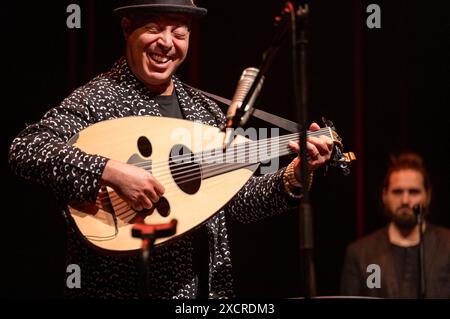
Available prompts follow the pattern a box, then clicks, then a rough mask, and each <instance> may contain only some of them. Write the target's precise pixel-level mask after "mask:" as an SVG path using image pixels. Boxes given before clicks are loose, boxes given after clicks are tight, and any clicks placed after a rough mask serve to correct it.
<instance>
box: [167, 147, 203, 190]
mask: <svg viewBox="0 0 450 319" xmlns="http://www.w3.org/2000/svg"><path fill="white" fill-rule="evenodd" d="M169 167H170V172H171V174H172V178H173V179H174V180H175V183H176V184H177V186H178V187H179V188H180V189H181V190H182V191H183V192H185V193H186V194H189V195H192V194H195V193H197V192H198V190H199V189H200V185H201V181H202V175H201V168H200V165H199V164H198V163H196V162H195V158H194V154H193V153H192V152H191V150H190V149H189V148H188V147H186V146H184V145H179V144H178V145H175V146H174V147H173V148H172V150H171V152H170V157H169Z"/></svg>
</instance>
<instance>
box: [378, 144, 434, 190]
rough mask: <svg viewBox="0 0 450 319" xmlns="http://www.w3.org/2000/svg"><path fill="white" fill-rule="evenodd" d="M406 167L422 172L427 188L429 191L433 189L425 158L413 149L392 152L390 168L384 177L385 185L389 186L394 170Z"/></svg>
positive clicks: (385, 186) (424, 184)
mask: <svg viewBox="0 0 450 319" xmlns="http://www.w3.org/2000/svg"><path fill="white" fill-rule="evenodd" d="M406 169H411V170H414V171H417V172H419V173H420V174H422V176H423V186H424V187H425V190H426V191H427V192H428V191H430V190H431V181H430V177H429V174H428V170H427V168H426V166H425V163H424V160H423V158H422V156H420V155H419V154H417V153H415V152H412V151H402V152H399V153H395V154H391V156H390V158H389V166H388V170H387V173H386V176H385V177H384V182H383V187H384V188H387V187H388V186H389V179H390V177H391V175H392V173H393V172H397V171H400V170H406Z"/></svg>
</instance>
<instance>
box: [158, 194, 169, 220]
mask: <svg viewBox="0 0 450 319" xmlns="http://www.w3.org/2000/svg"><path fill="white" fill-rule="evenodd" d="M155 207H156V209H157V210H158V214H160V215H161V216H162V217H167V216H169V215H170V204H169V201H168V200H167V199H166V198H165V197H161V198H160V199H159V201H158V202H157V203H155Z"/></svg>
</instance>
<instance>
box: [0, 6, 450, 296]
mask: <svg viewBox="0 0 450 319" xmlns="http://www.w3.org/2000/svg"><path fill="white" fill-rule="evenodd" d="M70 3H77V4H79V5H80V6H81V10H82V28H81V29H72V30H70V29H68V28H67V26H66V18H67V16H68V13H66V8H67V6H68V5H69V4H70ZM197 3H198V4H200V5H201V6H204V7H206V8H208V10H209V14H208V16H207V17H206V18H204V19H203V20H202V21H201V22H200V23H199V24H198V25H195V26H194V30H193V35H192V39H191V40H192V41H191V48H190V55H189V57H188V59H187V61H186V62H185V64H184V66H183V67H182V68H181V69H180V72H179V74H180V76H181V78H182V79H183V80H185V81H186V82H188V83H190V84H192V85H194V86H198V87H200V88H202V89H205V90H208V91H210V92H214V93H216V94H219V95H222V96H224V97H227V98H231V97H232V95H233V92H234V89H235V86H236V83H237V80H238V78H239V76H240V74H241V72H242V70H243V69H244V68H246V67H248V66H259V64H260V62H261V55H262V52H263V51H264V50H265V49H266V48H267V45H268V43H269V41H270V39H271V34H272V31H273V24H272V22H273V18H274V17H275V16H276V15H277V14H278V13H279V12H280V11H281V9H282V7H283V3H284V2H283V1H278V0H277V1H275V0H272V1H256V0H255V1H235V0H233V1H231V0H228V1H206V0H203V1H197ZM369 3H376V4H378V5H379V6H380V7H381V29H368V28H367V27H366V23H365V21H366V18H367V16H368V15H369V14H368V13H366V7H367V5H368V4H369ZM113 7H114V1H106V0H102V1H100V0H97V1H88V0H85V1H77V2H75V1H58V2H55V3H47V2H45V4H43V3H42V2H37V1H21V2H20V3H18V2H17V3H16V4H12V3H11V2H8V3H6V4H3V6H2V10H1V12H0V14H1V19H0V20H1V24H2V26H1V28H0V30H1V39H2V41H3V45H2V50H1V52H2V60H1V62H2V65H1V69H2V71H3V76H2V77H3V79H2V85H1V88H2V112H3V123H4V125H3V134H2V145H1V147H2V154H3V156H2V164H3V165H2V169H3V173H2V176H4V178H5V179H4V183H3V189H4V192H3V194H4V195H3V203H4V205H3V209H2V210H1V213H2V215H3V218H2V221H3V227H2V231H1V238H0V239H1V241H0V242H1V244H2V261H1V272H0V273H1V274H2V279H1V283H0V287H1V295H2V297H10V298H19V297H27V298H46V297H60V296H61V291H62V285H63V284H64V278H65V269H64V268H63V266H64V261H63V255H64V245H65V241H64V238H65V224H64V221H63V219H62V217H61V216H60V214H59V212H58V211H57V210H56V204H55V201H54V199H53V196H52V194H51V193H50V192H49V191H46V190H43V189H42V188H41V187H39V186H35V185H33V184H30V183H28V182H25V181H22V180H20V179H18V178H16V177H15V176H13V175H12V173H11V172H10V170H9V168H8V166H7V150H8V147H9V144H10V142H11V141H12V139H13V138H14V136H15V135H16V134H17V133H19V131H20V130H21V129H23V128H24V127H25V125H26V123H33V122H35V121H38V120H39V118H40V117H41V116H42V115H43V114H44V112H45V111H46V110H47V109H49V108H50V107H54V106H56V105H58V104H59V103H60V102H61V100H62V99H63V98H64V97H65V96H67V95H68V94H69V93H70V92H71V91H72V90H73V89H75V88H76V87H78V86H80V85H82V84H84V83H85V82H87V81H88V80H89V79H91V78H92V77H93V76H95V75H96V74H98V73H100V72H103V71H106V70H108V69H109V67H110V66H111V64H112V63H113V62H114V61H115V60H116V59H117V58H118V57H119V56H120V55H121V53H122V50H123V41H122V37H121V33H120V29H119V27H118V23H117V22H118V21H117V19H116V18H115V17H114V16H113V15H112V13H111V12H112V8H113ZM310 8H311V16H310V20H309V22H310V29H309V39H310V45H309V49H310V50H309V54H308V58H309V65H308V71H309V88H310V95H309V101H310V105H309V117H310V120H311V121H312V120H314V121H319V120H320V117H321V116H325V117H327V118H329V119H332V120H333V122H334V123H335V125H336V127H337V129H338V133H339V135H340V136H341V137H342V138H343V140H344V146H345V149H346V150H351V151H354V152H355V153H356V156H357V157H358V161H357V162H356V163H355V164H354V166H353V168H352V174H351V175H350V176H348V177H343V176H341V175H340V174H339V173H338V172H336V171H331V172H329V173H328V175H327V176H325V177H324V176H323V172H319V174H316V178H315V182H314V187H313V190H312V205H313V210H314V218H315V220H314V222H315V223H314V224H315V265H316V275H317V276H316V277H317V286H318V294H319V295H336V294H338V285H339V274H340V270H341V266H342V262H343V257H344V252H345V247H346V245H347V244H348V243H350V242H351V241H352V240H354V239H356V238H358V237H359V236H362V235H364V234H367V233H369V232H371V231H373V230H375V229H376V228H378V227H380V226H381V225H383V224H384V220H383V217H382V215H381V213H380V202H379V194H380V184H381V181H382V177H383V174H384V171H385V167H386V163H387V157H388V154H389V153H390V152H392V151H398V150H401V149H412V150H415V151H417V152H419V153H420V154H422V155H423V157H424V158H425V160H426V162H427V164H428V168H429V170H430V174H431V178H432V180H433V182H434V193H433V195H434V200H433V207H432V215H431V216H430V219H431V220H432V221H433V222H435V223H438V224H441V225H444V226H447V227H449V226H450V217H449V208H450V207H449V201H448V195H449V181H450V172H449V165H448V164H449V155H450V154H449V151H450V147H449V142H448V138H449V136H450V134H449V133H450V132H449V124H450V123H449V120H448V117H446V116H445V115H444V108H445V107H448V106H449V102H450V99H449V92H450V90H449V81H448V79H449V76H450V72H449V71H450V62H449V61H450V59H449V57H450V48H449V42H450V16H449V12H450V11H449V9H450V5H449V4H447V2H446V1H427V2H426V4H425V2H424V1H411V0H408V1H406V0H396V1H381V0H377V1H358V0H353V1H344V0H342V1H325V0H322V1H320V0H317V1H311V7H310ZM289 49H290V46H289V45H288V44H286V45H284V46H283V48H282V49H281V51H280V53H279V55H278V57H277V59H276V60H275V62H274V64H273V65H272V67H271V68H270V70H269V73H268V76H267V79H266V82H265V84H264V89H263V92H262V94H261V96H260V98H259V99H258V104H259V105H260V107H261V108H262V109H264V110H267V111H269V112H273V113H276V114H278V115H280V116H284V117H287V118H290V119H293V120H295V110H294V106H293V105H294V104H293V98H292V96H293V93H292V91H293V86H292V67H291V61H290V51H289ZM256 124H260V123H256V122H255V125H256ZM286 161H287V160H286V159H285V160H283V163H285V162H286ZM297 224H298V222H297V217H296V214H290V215H284V216H277V217H274V218H271V219H268V220H264V221H262V222H260V223H258V224H255V225H246V226H243V225H234V224H233V225H231V227H232V229H231V234H230V237H231V241H232V249H233V259H234V270H235V274H236V285H237V292H238V296H241V297H296V296H301V295H302V289H301V284H300V279H299V278H300V261H299V260H300V259H299V256H298V248H297V247H298V246H297V245H298V243H297V238H298V230H297V228H298V226H297Z"/></svg>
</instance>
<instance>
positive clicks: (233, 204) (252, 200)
mask: <svg viewBox="0 0 450 319" xmlns="http://www.w3.org/2000/svg"><path fill="white" fill-rule="evenodd" d="M284 170H285V169H281V170H279V171H277V172H275V173H271V174H266V175H262V176H254V177H252V178H250V180H249V181H248V182H247V183H246V184H245V185H244V187H243V188H242V189H241V190H240V191H239V192H238V193H237V194H236V196H234V197H233V199H232V200H231V201H230V202H229V204H228V206H227V208H226V212H227V213H228V214H229V215H230V216H231V217H232V218H233V219H234V220H236V221H238V222H241V223H244V224H247V223H251V222H255V221H258V220H261V219H263V218H266V217H270V216H273V215H276V214H281V213H284V212H287V211H289V210H291V209H293V208H295V207H297V204H298V199H294V198H291V197H290V196H289V195H288V194H287V193H286V192H285V190H284V186H283V181H282V178H283V173H284Z"/></svg>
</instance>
